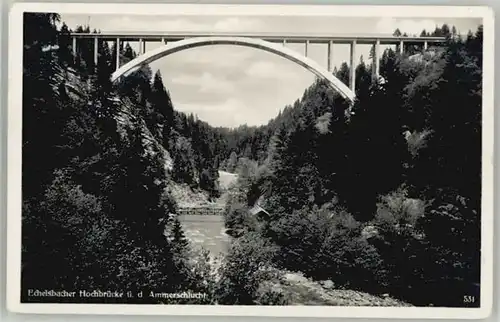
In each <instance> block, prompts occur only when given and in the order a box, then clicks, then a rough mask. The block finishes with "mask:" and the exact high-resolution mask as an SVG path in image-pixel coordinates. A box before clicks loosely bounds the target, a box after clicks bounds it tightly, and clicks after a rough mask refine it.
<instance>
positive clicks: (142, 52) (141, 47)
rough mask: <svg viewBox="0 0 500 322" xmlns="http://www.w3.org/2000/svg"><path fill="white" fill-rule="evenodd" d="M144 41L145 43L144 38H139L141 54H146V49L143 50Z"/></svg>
mask: <svg viewBox="0 0 500 322" xmlns="http://www.w3.org/2000/svg"><path fill="white" fill-rule="evenodd" d="M143 43H144V40H142V38H139V55H142V54H144V51H143V50H142V49H143Z"/></svg>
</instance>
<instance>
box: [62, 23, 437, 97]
mask: <svg viewBox="0 0 500 322" xmlns="http://www.w3.org/2000/svg"><path fill="white" fill-rule="evenodd" d="M71 37H72V50H73V54H74V56H75V57H76V53H77V39H87V40H89V39H92V40H93V41H94V62H95V63H96V64H97V61H98V58H99V57H98V47H99V41H107V42H109V41H114V42H115V43H116V52H115V53H114V54H115V55H116V57H117V59H116V71H115V72H114V73H113V75H112V81H116V80H117V79H119V78H120V77H122V76H126V75H128V74H129V73H130V72H132V71H134V70H137V69H138V68H140V67H141V66H142V65H144V64H148V63H151V62H153V61H155V60H157V59H160V58H162V57H165V56H168V55H170V54H172V53H175V52H178V51H181V50H185V49H189V48H194V47H200V46H209V45H238V46H246V47H252V48H257V49H261V50H265V51H268V52H271V53H273V54H276V55H279V56H281V57H284V58H286V59H288V60H291V61H293V62H295V63H297V64H299V65H301V66H303V67H305V68H306V69H308V70H309V71H311V72H312V73H314V74H315V75H316V76H318V77H320V78H324V79H326V80H328V82H329V84H330V86H331V87H332V88H333V89H334V90H335V91H337V92H338V93H340V94H341V95H342V96H343V97H344V98H345V99H347V100H349V101H350V102H353V101H354V99H355V92H356V84H355V79H356V78H355V71H356V69H355V68H350V73H349V86H347V85H345V84H344V83H343V82H342V81H340V80H339V79H338V78H336V77H335V76H334V75H333V74H332V71H333V54H334V53H333V45H334V44H349V45H350V51H349V52H350V54H349V57H350V59H349V61H350V66H355V59H356V47H357V45H362V44H364V45H366V44H368V45H372V46H373V57H372V59H373V64H372V68H373V69H372V76H373V77H374V78H378V76H379V72H380V45H396V46H398V50H399V52H400V53H401V54H403V53H404V51H405V45H408V44H410V45H418V46H420V47H421V49H422V50H423V51H426V50H427V49H428V46H429V45H435V44H439V43H443V42H445V38H444V37H406V36H392V35H338V34H337V35H334V34H332V35H318V34H286V33H276V34H274V33H206V32H205V33H204V32H183V33H179V32H119V33H109V32H107V33H72V34H71ZM121 42H138V43H139V55H138V56H137V57H136V58H135V59H133V60H131V61H130V62H128V63H126V64H124V65H123V66H120V59H119V56H120V43H121ZM147 42H157V43H158V42H160V43H162V44H164V46H161V47H159V48H157V49H154V50H150V51H146V43H147ZM289 43H301V44H304V53H299V52H297V51H295V50H292V49H290V48H287V46H286V45H287V44H289ZM310 44H324V45H326V50H327V64H326V65H327V67H326V68H325V67H322V65H321V64H319V63H318V62H316V61H314V60H312V59H311V58H310V57H309V45H310Z"/></svg>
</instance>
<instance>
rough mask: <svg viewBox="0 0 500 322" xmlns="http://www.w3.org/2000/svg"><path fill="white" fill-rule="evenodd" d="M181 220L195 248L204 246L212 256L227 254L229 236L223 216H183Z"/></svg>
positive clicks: (180, 217)
mask: <svg viewBox="0 0 500 322" xmlns="http://www.w3.org/2000/svg"><path fill="white" fill-rule="evenodd" d="M179 220H180V222H181V224H182V228H183V229H184V233H185V235H186V237H187V239H188V240H189V241H190V242H191V243H192V245H193V246H195V247H197V246H198V247H199V246H203V247H204V248H205V249H207V250H209V251H210V253H211V255H212V256H217V255H218V254H219V253H223V254H225V253H226V252H227V249H228V245H229V236H228V235H227V234H226V233H225V227H224V218H223V217H222V216H207V215H182V216H179Z"/></svg>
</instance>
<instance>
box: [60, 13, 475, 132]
mask: <svg viewBox="0 0 500 322" xmlns="http://www.w3.org/2000/svg"><path fill="white" fill-rule="evenodd" d="M61 20H62V21H63V22H65V23H66V24H67V25H68V26H69V27H70V28H72V29H74V28H76V26H77V25H87V24H88V25H90V27H91V29H94V28H95V29H99V30H101V31H102V32H118V31H121V32H124V31H134V32H140V31H151V32H168V31H172V32H183V31H198V32H216V31H220V32H273V33H279V32H284V33H292V32H298V33H310V34H311V35H314V34H327V33H328V34H332V35H335V34H367V35H369V34H388V35H391V34H392V33H393V32H394V30H395V29H396V28H399V29H400V30H401V31H402V32H406V33H408V34H410V35H411V34H416V35H418V34H420V32H421V31H422V30H423V29H426V30H430V31H432V30H434V28H435V27H436V26H441V25H442V24H443V23H447V24H449V25H450V26H451V25H454V26H456V28H457V30H458V32H459V33H464V34H466V33H467V32H468V31H469V30H473V31H475V30H476V29H477V27H478V26H479V24H481V20H480V19H475V18H474V19H472V18H443V19H436V18H432V19H428V18H401V19H398V18H388V17H380V18H377V17H373V18H370V17H368V18H367V17H363V18H358V17H290V16H267V17H266V16H246V17H245V16H178V17H176V16H139V15H135V16H127V15H91V16H88V15H83V14H77V15H76V14H71V15H70V14H62V15H61ZM130 45H131V46H132V48H134V49H136V50H138V44H137V43H130ZM160 45H161V44H160V43H159V42H148V43H146V51H148V50H151V49H155V48H158V47H159V46H160ZM287 47H289V48H290V49H294V50H297V51H298V52H300V53H304V45H303V44H287ZM385 48H387V46H381V50H382V51H383V50H384V49H385ZM369 51H370V45H358V46H357V47H356V53H357V57H356V60H357V61H358V62H359V61H360V59H361V56H363V58H364V60H365V61H367V60H368V57H369V56H368V55H369ZM349 52H350V49H349V45H347V44H334V46H333V65H334V66H337V67H339V66H340V65H341V64H342V62H347V63H349ZM308 57H309V58H311V59H313V60H315V61H316V62H318V63H319V64H320V65H322V66H324V67H325V68H326V66H327V50H326V44H310V45H309V49H308ZM150 66H151V68H152V69H153V72H155V71H157V70H160V72H161V74H162V77H163V82H164V84H165V87H166V88H167V90H168V91H169V93H170V95H171V98H172V101H173V104H174V108H175V109H176V110H179V111H183V112H186V113H194V114H196V115H197V116H198V118H199V119H201V120H203V121H206V122H208V123H209V124H211V125H213V126H225V127H237V126H239V125H242V124H247V125H261V124H266V123H267V122H268V121H269V120H270V119H272V118H273V117H275V116H276V115H277V114H278V112H279V111H280V110H281V109H283V108H284V107H285V106H286V105H289V104H292V103H293V102H294V101H295V100H296V99H298V98H300V97H301V96H302V94H303V92H304V90H305V89H306V88H307V87H309V86H310V85H311V84H312V83H313V82H314V80H315V76H314V75H313V74H312V73H311V72H309V71H307V70H306V69H304V68H303V67H301V66H299V65H297V64H295V63H293V62H291V61H289V60H287V59H284V58H282V57H279V56H277V55H274V54H271V53H268V52H265V51H262V50H259V49H254V48H248V47H240V46H227V45H218V46H217V45H216V46H207V47H198V48H192V49H188V50H184V51H181V52H177V53H174V54H172V55H169V56H167V57H163V58H161V59H159V60H157V61H155V62H153V63H151V64H150Z"/></svg>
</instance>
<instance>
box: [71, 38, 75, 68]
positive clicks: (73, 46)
mask: <svg viewBox="0 0 500 322" xmlns="http://www.w3.org/2000/svg"><path fill="white" fill-rule="evenodd" d="M71 49H72V50H73V61H75V62H76V37H73V45H72V48H71Z"/></svg>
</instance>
